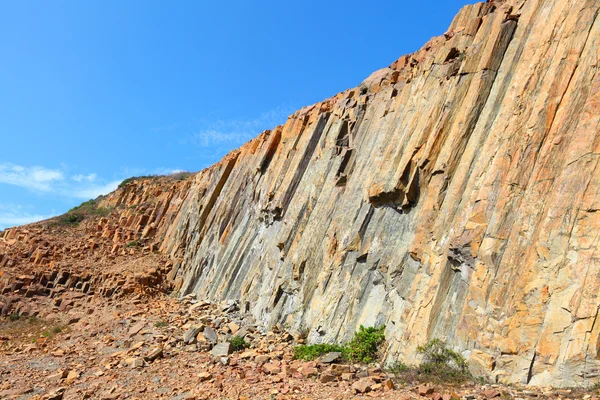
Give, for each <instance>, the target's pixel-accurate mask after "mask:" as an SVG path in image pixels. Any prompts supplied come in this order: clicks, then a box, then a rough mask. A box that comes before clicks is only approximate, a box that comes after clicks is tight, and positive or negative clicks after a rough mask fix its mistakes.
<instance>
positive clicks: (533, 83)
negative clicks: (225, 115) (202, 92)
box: [0, 0, 600, 386]
mask: <svg viewBox="0 0 600 400" xmlns="http://www.w3.org/2000/svg"><path fill="white" fill-rule="evenodd" d="M599 9H600V2H598V1H596V0H507V1H488V2H487V3H478V4H475V5H472V6H467V7H465V8H463V9H462V10H461V12H460V13H459V14H458V15H457V16H456V18H455V19H454V21H453V23H452V25H451V26H450V28H449V30H448V32H447V33H446V34H445V35H444V36H441V37H436V38H433V39H432V40H430V41H429V42H428V43H427V44H426V45H425V46H424V47H423V48H422V49H421V50H419V51H418V52H416V53H414V54H411V55H407V56H403V57H401V58H400V59H399V60H398V61H396V62H394V63H393V64H392V65H391V66H390V67H388V68H384V69H382V70H379V71H377V72H375V73H373V74H372V75H371V76H370V77H368V78H367V79H366V80H365V81H364V82H363V83H362V84H361V85H360V86H358V87H356V88H354V89H350V90H347V91H345V92H343V93H340V94H338V95H336V96H334V97H333V98H331V99H328V100H325V101H323V102H321V103H318V104H315V105H313V106H310V107H305V108H303V109H302V110H300V111H298V112H296V113H295V114H294V115H292V116H290V117H289V119H288V121H287V122H286V124H285V125H283V126H279V127H276V128H274V129H273V130H271V131H266V132H263V133H262V134H261V135H260V136H258V137H257V138H256V139H254V140H252V141H250V142H249V143H247V144H246V145H244V146H243V147H242V148H240V149H239V150H236V151H234V152H232V153H231V154H229V155H228V156H226V157H225V158H224V159H223V160H222V161H221V162H220V163H217V164H215V165H214V166H212V167H210V168H208V169H206V170H204V171H201V172H200V173H198V174H197V175H196V176H195V177H193V178H192V179H191V180H186V181H183V182H179V183H175V184H165V183H164V182H162V183H160V184H159V183H156V182H153V181H149V180H139V181H134V182H131V183H129V184H128V185H126V186H125V187H123V188H121V189H119V190H118V191H116V192H115V193H113V194H111V195H110V196H108V197H107V198H106V199H105V200H103V203H102V204H103V206H104V207H116V208H117V209H118V210H119V211H118V212H119V213H120V214H119V217H118V218H117V220H118V224H114V226H106V224H105V226H98V227H97V232H100V233H98V234H96V235H97V236H98V237H100V238H104V239H106V240H107V241H112V243H115V244H116V245H117V247H116V248H114V249H112V248H111V250H110V251H111V252H112V254H115V253H116V254H118V253H119V252H126V251H127V248H126V247H125V246H126V245H127V243H128V242H127V241H128V240H133V239H138V238H139V239H140V240H147V241H148V246H147V247H146V248H145V250H143V251H142V250H141V249H139V250H138V251H140V252H142V253H143V252H146V253H148V254H152V253H151V251H154V250H158V251H159V253H160V254H154V256H155V257H163V256H168V257H169V260H170V261H166V260H162V261H160V262H161V263H162V264H161V265H164V266H165V267H167V266H168V268H169V269H170V273H169V276H168V278H169V281H170V282H172V284H173V285H174V288H175V289H176V290H177V291H178V293H179V294H180V295H186V294H189V293H195V294H197V295H198V296H199V297H201V298H206V299H211V300H224V299H236V300H239V301H240V302H241V304H243V308H244V310H247V311H249V312H250V313H251V314H252V315H253V316H254V317H255V318H256V319H257V320H258V321H260V322H262V323H264V324H267V325H274V324H276V323H281V324H283V325H286V326H288V327H290V329H291V330H292V331H293V332H294V331H296V332H299V331H308V332H309V334H308V339H309V340H310V341H313V342H334V341H344V340H347V339H349V338H350V337H351V336H352V334H353V333H354V331H355V330H356V329H357V327H358V326H359V325H361V324H362V325H381V324H385V325H386V339H387V343H388V347H387V350H386V361H387V362H390V363H391V362H394V361H396V360H404V361H405V362H408V363H412V362H415V361H416V357H417V353H416V351H415V349H416V347H417V346H418V345H421V344H423V343H425V342H426V341H427V340H429V339H431V338H436V337H440V338H443V339H444V340H446V341H447V342H448V343H450V344H451V345H452V346H453V347H454V348H455V349H456V350H459V351H461V352H462V353H463V354H464V355H465V356H466V357H467V358H468V359H469V362H470V368H471V370H472V371H473V372H474V373H475V374H477V375H483V376H486V377H488V378H490V379H492V380H493V381H497V382H503V383H511V382H514V383H527V384H531V385H550V384H552V385H556V386H589V385H592V384H594V383H595V382H596V380H597V379H598V378H599V377H598V375H599V372H598V371H599V368H600V361H599V358H600V324H597V323H596V319H597V316H598V310H599V307H600V300H599V298H598V292H599V291H598V289H599V287H600V264H599V261H598V260H599V258H598V255H597V254H596V252H595V251H596V249H597V245H598V244H597V242H598V239H599V238H600V230H599V228H598V227H599V226H600V220H599V219H598V218H600V217H599V215H600V214H599V213H598V212H597V211H598V209H600V207H599V205H598V200H597V198H600V197H598V196H597V193H598V192H599V191H600V173H598V172H597V170H596V167H597V163H598V157H597V156H598V154H600V151H599V150H598V148H597V147H598V146H599V143H600V141H599V138H600V136H599V132H600V129H599V128H600V127H599V124H600V73H599V71H598V65H597V64H598V59H599V50H598V49H599V44H600V43H599V41H600V34H599V33H600V32H599V31H600V24H599V23H598V20H597V15H598V11H599ZM169 185H171V186H169ZM147 204H151V207H146V206H145V205H147ZM138 205H143V206H144V207H146V208H145V209H144V210H143V211H142V212H141V213H139V214H135V213H134V212H133V211H132V210H133V209H131V208H130V207H133V206H136V207H137V206H138ZM11 232H13V231H9V232H5V234H4V237H5V242H6V241H7V240H14V236H15V233H11ZM11 235H12V236H11ZM11 237H13V239H11ZM0 244H1V243H0ZM13 245H14V243H13ZM108 245H109V244H108V242H107V244H106V246H108ZM119 246H120V247H119ZM107 248H108V247H107ZM1 249H2V247H1V246H0V253H1V252H2V250H1ZM5 253H6V254H8V253H9V252H8V251H5ZM11 254H12V253H11ZM143 254H145V253H143ZM28 256H29V257H31V255H30V254H28ZM25 258H26V257H25ZM9 259H10V260H13V259H14V257H8V256H4V260H5V261H2V256H1V255H0V265H2V263H3V262H4V264H5V265H6V264H7V263H8V261H7V260H9ZM26 259H29V258H26ZM39 262H42V261H39ZM12 265H17V264H14V263H13V264H12ZM171 267H172V268H171ZM11 279H12V281H13V282H14V278H11ZM8 281H10V279H7V282H8Z"/></svg>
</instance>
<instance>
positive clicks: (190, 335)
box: [183, 326, 203, 344]
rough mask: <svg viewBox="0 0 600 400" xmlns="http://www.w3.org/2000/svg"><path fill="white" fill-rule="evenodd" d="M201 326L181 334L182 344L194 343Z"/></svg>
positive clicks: (193, 327)
mask: <svg viewBox="0 0 600 400" xmlns="http://www.w3.org/2000/svg"><path fill="white" fill-rule="evenodd" d="M202 328H203V327H202V326H192V327H190V329H188V330H187V331H186V332H185V333H184V334H183V342H184V343H186V344H193V343H196V336H198V333H200V332H201V331H202Z"/></svg>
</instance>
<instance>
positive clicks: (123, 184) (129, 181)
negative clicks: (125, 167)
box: [119, 175, 158, 189]
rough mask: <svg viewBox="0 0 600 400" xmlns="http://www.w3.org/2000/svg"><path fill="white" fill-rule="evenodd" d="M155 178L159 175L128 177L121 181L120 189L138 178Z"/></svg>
mask: <svg viewBox="0 0 600 400" xmlns="http://www.w3.org/2000/svg"><path fill="white" fill-rule="evenodd" d="M154 178H158V175H142V176H132V177H131V178H127V179H125V180H123V182H121V183H119V189H121V188H123V187H125V186H127V185H128V184H130V183H131V182H134V181H136V180H138V179H154Z"/></svg>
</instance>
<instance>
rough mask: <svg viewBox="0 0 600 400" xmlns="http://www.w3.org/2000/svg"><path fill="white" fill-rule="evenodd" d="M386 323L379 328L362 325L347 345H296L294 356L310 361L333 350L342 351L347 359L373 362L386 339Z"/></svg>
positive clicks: (343, 356) (366, 362)
mask: <svg viewBox="0 0 600 400" xmlns="http://www.w3.org/2000/svg"><path fill="white" fill-rule="evenodd" d="M384 331H385V325H383V326H380V327H379V328H375V327H372V326H371V327H368V328H365V327H364V326H362V325H361V326H360V328H359V330H358V332H356V333H355V334H354V337H353V338H352V340H351V341H350V342H348V343H346V344H345V345H339V344H325V343H323V344H311V345H302V346H296V348H295V349H294V358H295V359H297V360H305V361H310V360H314V359H317V358H319V357H320V356H322V355H323V354H327V353H331V352H340V353H342V358H343V359H344V360H346V361H352V362H360V363H365V364H368V363H372V362H375V361H377V359H378V358H379V354H378V353H379V348H380V347H381V345H382V344H383V342H384V341H385V334H384Z"/></svg>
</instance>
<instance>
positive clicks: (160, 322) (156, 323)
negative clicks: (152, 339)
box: [154, 321, 168, 328]
mask: <svg viewBox="0 0 600 400" xmlns="http://www.w3.org/2000/svg"><path fill="white" fill-rule="evenodd" d="M167 325H168V324H167V323H166V322H165V321H158V322H155V323H154V327H155V328H164V327H165V326H167Z"/></svg>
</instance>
